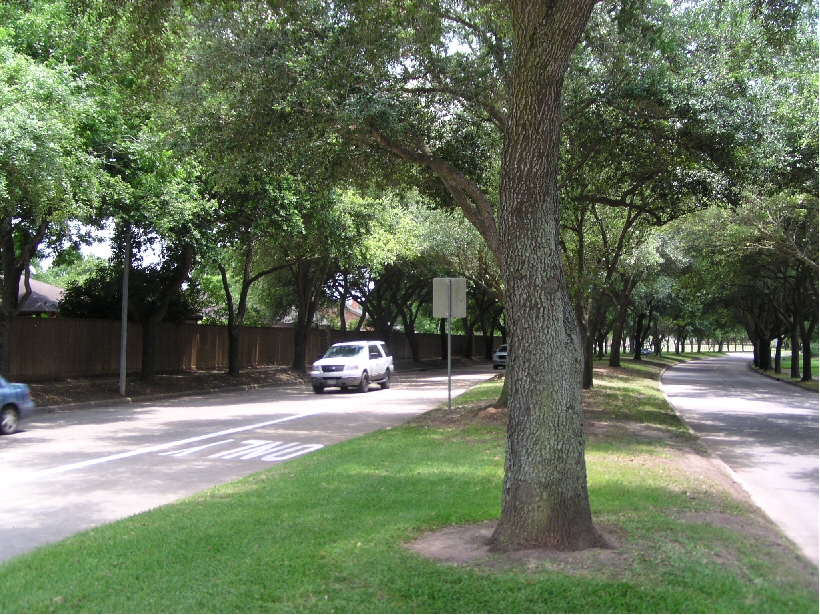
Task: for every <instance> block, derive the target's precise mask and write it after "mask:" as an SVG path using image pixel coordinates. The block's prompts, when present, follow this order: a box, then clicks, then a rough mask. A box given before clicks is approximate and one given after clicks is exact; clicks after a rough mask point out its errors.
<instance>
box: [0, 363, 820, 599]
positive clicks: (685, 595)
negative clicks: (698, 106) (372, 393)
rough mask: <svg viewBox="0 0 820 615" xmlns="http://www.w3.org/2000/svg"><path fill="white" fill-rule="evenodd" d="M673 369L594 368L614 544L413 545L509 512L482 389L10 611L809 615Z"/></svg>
mask: <svg viewBox="0 0 820 615" xmlns="http://www.w3.org/2000/svg"><path fill="white" fill-rule="evenodd" d="M674 360H675V359H664V360H651V361H641V362H639V363H633V362H631V361H624V365H625V367H624V368H623V369H614V370H613V369H609V368H606V367H604V364H601V365H600V366H598V367H596V385H595V387H594V389H593V390H592V391H590V392H588V393H587V394H585V411H586V414H587V430H588V439H587V450H588V455H587V458H588V473H589V491H590V499H591V504H592V508H593V516H594V519H595V522H596V524H598V526H599V527H600V528H601V530H602V531H603V532H604V534H605V535H606V536H607V538H608V539H609V540H610V541H611V543H612V545H613V547H614V548H613V549H609V550H600V549H596V550H591V551H587V552H583V553H581V554H553V555H555V557H551V556H550V554H544V553H540V554H538V553H536V554H534V555H533V556H532V557H526V558H513V557H509V556H506V555H491V556H488V557H485V558H483V559H479V560H476V561H473V562H471V563H469V564H466V565H460V566H454V565H446V564H441V563H438V562H436V561H433V560H429V559H425V558H423V557H421V556H420V555H418V554H416V553H414V552H412V551H410V550H408V549H407V548H406V543H408V542H409V541H412V540H413V539H415V538H418V537H420V536H422V535H424V534H425V533H426V532H429V531H433V530H437V529H440V528H443V527H451V526H461V525H464V524H473V523H480V522H484V521H487V520H492V519H494V518H496V517H497V516H498V514H499V510H500V492H501V480H502V476H503V461H504V445H505V426H504V421H503V420H502V419H503V416H504V415H503V411H500V410H497V409H495V408H493V407H492V404H493V401H494V400H495V399H497V398H498V395H499V393H500V389H501V381H500V380H497V381H493V382H490V383H488V384H485V385H481V386H480V387H479V388H477V389H474V390H473V391H471V392H469V393H468V394H466V395H465V396H464V397H462V398H459V399H457V400H455V401H454V404H453V412H452V413H448V412H447V410H446V408H439V409H437V410H435V411H433V412H431V413H429V414H428V415H424V416H423V417H420V418H419V419H417V420H415V421H413V422H412V424H409V425H406V426H403V427H400V428H394V429H389V430H383V431H380V432H377V433H374V434H370V435H367V436H364V437H361V438H357V439H354V440H350V441H347V442H344V443H341V444H338V445H334V446H330V447H326V448H324V449H322V450H320V451H317V452H315V453H312V454H310V455H308V456H305V457H303V458H299V459H296V460H292V461H289V462H287V463H285V464H280V465H277V466H274V467H272V468H271V469H269V470H267V471H265V472H262V473H258V474H254V475H251V476H249V477H246V478H245V479H242V480H239V481H236V482H233V483H229V484H226V485H223V486H221V487H218V488H215V489H212V490H209V491H206V492H203V493H201V494H198V495H196V496H194V497H190V498H187V499H185V500H182V501H180V502H177V503H175V504H172V505H168V506H164V507H162V508H159V509H156V510H153V511H150V512H147V513H144V514H140V515H136V516H134V517H131V518H128V519H126V520H123V521H121V522H117V523H113V524H110V525H106V526H101V527H98V528H96V529H94V530H91V531H87V532H84V533H82V534H78V535H76V536H74V537H72V538H70V539H68V540H65V541H62V542H60V543H57V544H54V545H49V546H46V547H43V548H40V549H38V550H36V551H34V552H32V553H30V554H27V555H24V556H21V557H18V558H15V559H13V560H11V561H9V562H6V563H4V564H2V565H0V588H2V590H0V611H1V612H110V613H116V612H202V611H207V612H333V611H335V612H380V613H381V612H404V613H412V612H440V613H447V612H470V613H481V612H507V613H512V612H528V613H534V612H749V613H751V612H811V613H816V612H817V611H818V597H817V570H816V568H814V567H813V566H811V565H810V564H808V563H807V562H806V561H805V560H804V559H803V558H802V557H800V556H799V554H798V553H797V552H796V551H795V550H794V548H793V547H792V546H791V545H790V544H789V543H788V542H787V541H786V540H785V539H784V538H783V537H782V535H781V534H780V533H779V532H777V530H776V529H775V528H773V526H772V525H771V523H770V522H768V520H767V519H766V518H765V517H763V516H762V515H761V513H760V512H759V511H758V510H757V509H756V508H754V507H753V506H752V505H751V504H750V503H749V502H748V501H747V500H746V499H745V498H744V497H743V495H742V493H739V492H738V490H737V489H735V488H733V487H732V485H731V481H730V480H728V479H727V478H726V477H725V476H723V475H721V474H720V472H719V471H716V470H715V468H716V467H717V466H716V465H715V464H714V463H713V462H712V461H711V460H710V459H709V458H708V457H707V456H706V455H705V453H704V451H703V450H702V448H701V447H700V446H699V444H698V442H697V440H696V439H695V438H694V437H693V436H691V435H690V434H689V432H688V431H687V430H686V429H685V427H684V426H683V425H682V424H681V423H680V421H678V420H677V417H676V416H675V415H674V413H673V412H672V411H671V409H670V408H669V406H668V405H667V404H666V402H665V400H664V398H663V395H662V394H661V392H660V391H659V389H658V386H657V379H658V375H659V373H660V371H661V369H662V368H663V366H664V364H669V363H671V362H673V361H674Z"/></svg>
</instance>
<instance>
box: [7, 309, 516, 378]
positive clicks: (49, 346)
mask: <svg viewBox="0 0 820 615" xmlns="http://www.w3.org/2000/svg"><path fill="white" fill-rule="evenodd" d="M417 337H418V341H419V354H420V355H421V358H422V359H430V358H436V357H440V356H441V338H440V336H439V335H437V334H424V333H419V334H417ZM376 338H377V335H376V334H375V333H374V332H372V331H368V332H359V333H349V334H348V335H347V339H376ZM343 339H345V337H344V336H343V335H342V333H341V332H340V331H331V330H329V329H313V330H311V332H310V338H309V340H308V349H307V360H308V362H310V361H312V360H314V359H316V358H317V357H318V356H320V355H322V354H323V353H324V352H325V350H327V348H328V347H329V346H330V345H331V344H334V343H336V342H338V341H342V340H343ZM293 340H294V331H293V329H292V328H290V327H245V328H244V329H243V330H242V343H241V346H240V362H241V365H242V367H243V368H245V367H258V366H261V365H290V364H291V363H292V362H293ZM384 341H386V342H387V344H388V346H389V348H390V350H391V352H392V353H393V357H394V358H395V359H411V358H412V353H411V351H410V345H409V343H408V342H407V338H406V337H405V336H404V334H403V333H401V332H398V331H394V332H393V333H392V335H391V336H390V339H387V340H384ZM465 343H466V338H465V337H464V336H456V335H454V336H453V356H461V355H463V354H464V346H465ZM499 343H500V341H499V340H495V341H494V344H493V348H495V347H496V346H497V345H498V344H499ZM127 346H128V356H127V359H126V362H127V365H128V371H129V373H135V372H139V369H140V364H141V361H142V327H140V325H138V324H136V323H132V322H129V323H128V344H127ZM11 351H12V354H11V372H12V377H13V378H15V379H17V380H46V379H51V378H79V377H86V376H105V375H115V374H118V373H119V361H120V323H119V321H116V320H86V319H80V318H21V319H18V320H16V321H15V323H14V331H13V334H12V349H11ZM483 354H484V338H483V337H482V336H480V335H479V336H476V337H475V338H474V342H473V355H474V356H476V357H480V356H482V355H483ZM227 368H228V330H227V327H224V326H220V325H173V324H160V325H159V331H158V335H157V357H156V370H157V372H180V371H190V370H203V371H204V370H225V369H227Z"/></svg>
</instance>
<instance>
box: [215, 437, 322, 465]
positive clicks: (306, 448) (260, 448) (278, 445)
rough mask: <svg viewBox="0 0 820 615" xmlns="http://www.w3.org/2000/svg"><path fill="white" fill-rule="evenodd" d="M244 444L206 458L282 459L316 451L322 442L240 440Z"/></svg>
mask: <svg viewBox="0 0 820 615" xmlns="http://www.w3.org/2000/svg"><path fill="white" fill-rule="evenodd" d="M242 444H245V445H246V446H241V447H239V448H234V449H231V450H229V451H222V452H220V453H216V454H214V455H210V456H209V457H208V459H235V458H237V457H239V458H240V459H243V460H247V459H254V458H256V457H262V455H265V456H264V457H262V461H284V460H285V459H291V458H293V457H298V456H299V455H305V454H307V453H311V452H313V451H318V450H319V449H320V448H322V447H323V446H324V444H302V443H301V442H289V443H287V444H285V443H283V442H271V441H270V440H245V441H244V442H242Z"/></svg>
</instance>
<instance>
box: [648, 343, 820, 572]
mask: <svg viewBox="0 0 820 615" xmlns="http://www.w3.org/2000/svg"><path fill="white" fill-rule="evenodd" d="M751 360H752V355H751V354H750V353H736V354H735V353H733V354H730V355H728V356H726V357H719V358H713V359H707V360H703V361H692V362H689V363H683V364H681V365H678V366H675V367H673V368H671V369H669V370H667V371H666V372H665V373H664V375H663V380H662V387H663V391H664V393H665V394H666V396H667V398H668V399H669V401H670V403H671V404H672V405H673V406H674V407H675V409H676V410H677V411H678V414H679V415H680V416H681V417H683V419H684V420H685V421H686V422H687V423H688V424H689V426H690V427H691V428H692V429H693V430H694V431H695V433H697V434H698V435H699V436H700V437H701V439H702V441H703V442H704V444H706V446H707V447H708V448H709V449H710V450H711V451H712V453H713V454H715V455H716V456H718V457H719V458H720V459H721V460H722V461H723V462H724V463H725V464H726V465H728V466H729V468H731V469H732V470H733V471H734V473H735V476H736V478H737V479H738V481H739V482H740V483H741V484H742V485H743V487H744V488H745V489H746V491H748V492H749V494H750V495H751V496H752V499H753V500H754V501H755V503H756V504H757V505H758V506H760V508H762V509H763V511H764V512H765V513H766V514H767V515H768V516H769V517H770V518H771V519H772V521H774V522H775V523H777V525H778V526H780V528H781V529H782V530H783V532H784V533H785V534H786V535H787V536H788V537H789V538H791V539H792V540H793V541H794V542H795V543H796V544H797V546H798V547H800V549H801V550H802V551H803V553H804V554H805V555H806V557H807V558H808V559H809V560H810V561H812V562H814V564H815V565H817V563H818V550H820V549H818V544H819V543H820V535H818V534H819V533H820V532H818V527H819V526H820V504H819V502H820V495H819V494H818V491H819V490H818V481H819V480H820V474H819V473H818V396H817V393H813V392H810V391H805V390H803V389H800V388H799V387H796V386H794V385H792V384H787V383H785V382H779V381H777V380H774V379H772V378H768V377H766V376H762V375H760V374H758V373H756V372H753V371H751V370H750V369H749V363H750V362H751Z"/></svg>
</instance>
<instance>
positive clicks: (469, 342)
mask: <svg viewBox="0 0 820 615" xmlns="http://www.w3.org/2000/svg"><path fill="white" fill-rule="evenodd" d="M461 322H462V323H463V324H464V352H463V356H464V358H465V359H467V360H471V359H472V358H473V346H474V344H475V333H474V331H473V327H474V326H475V323H472V322H470V318H469V317H467V318H462V319H461Z"/></svg>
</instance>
